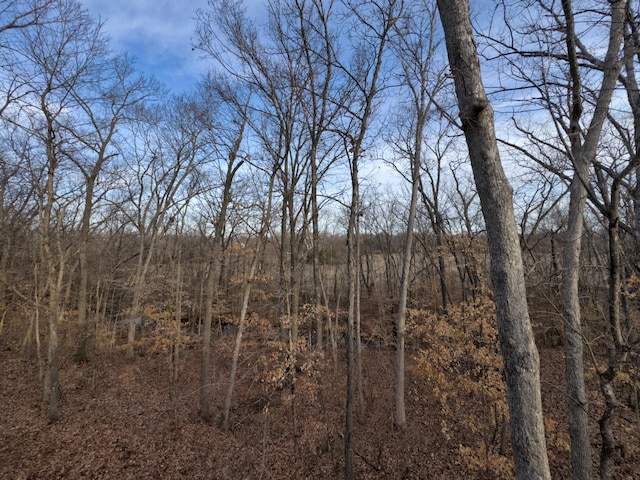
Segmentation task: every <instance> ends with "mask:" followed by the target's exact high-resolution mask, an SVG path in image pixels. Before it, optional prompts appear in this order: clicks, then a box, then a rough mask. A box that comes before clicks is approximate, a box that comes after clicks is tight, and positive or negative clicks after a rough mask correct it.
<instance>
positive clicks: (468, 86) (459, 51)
mask: <svg viewBox="0 0 640 480" xmlns="http://www.w3.org/2000/svg"><path fill="white" fill-rule="evenodd" d="M438 9H439V11H440V18H441V20H442V25H443V28H444V32H445V39H446V44H447V51H448V54H449V62H450V65H451V72H452V75H453V77H454V81H455V86H456V94H457V96H458V104H459V106H460V120H461V121H462V128H463V131H464V134H465V138H466V140H467V145H468V148H469V156H470V159H471V166H472V168H473V172H474V177H475V181H476V185H477V188H478V195H479V196H480V202H481V204H482V210H483V214H484V218H485V223H486V225H487V237H488V238H487V240H488V243H489V250H490V253H491V280H492V283H493V288H494V295H495V303H496V313H497V319H498V335H499V340H500V346H501V349H502V354H503V356H504V368H505V377H506V384H507V400H508V404H509V412H510V415H511V420H510V422H511V443H512V447H513V456H514V460H515V469H516V472H515V473H516V478H517V479H550V478H551V475H550V472H549V462H548V459H547V451H546V442H545V437H544V424H543V421H542V401H541V396H540V365H539V358H538V351H537V350H536V346H535V344H534V340H533V332H532V329H531V324H530V320H529V312H528V308H527V297H526V291H525V287H524V271H523V266H522V257H521V253H520V244H519V238H518V233H517V230H516V223H515V215H514V211H513V200H512V189H511V186H510V185H509V182H508V180H507V178H506V176H505V174H504V171H503V168H502V164H501V161H500V156H499V153H498V145H497V141H496V137H495V131H494V120H493V109H492V108H491V104H490V103H489V101H488V99H487V97H486V94H485V91H484V86H483V82H482V77H481V74H480V63H479V60H478V51H477V47H476V44H475V40H474V38H473V34H472V28H471V19H470V14H469V3H468V1H465V0H457V1H445V0H438Z"/></svg>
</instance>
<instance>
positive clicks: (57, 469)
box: [0, 322, 640, 480]
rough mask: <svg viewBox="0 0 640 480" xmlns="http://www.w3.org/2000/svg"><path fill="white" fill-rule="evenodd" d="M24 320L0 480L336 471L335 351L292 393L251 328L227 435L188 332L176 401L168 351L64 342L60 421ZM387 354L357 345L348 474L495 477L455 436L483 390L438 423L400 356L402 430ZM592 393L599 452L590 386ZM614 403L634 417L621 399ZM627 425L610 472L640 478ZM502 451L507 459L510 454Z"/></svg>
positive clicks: (1, 425) (9, 366) (340, 427)
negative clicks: (204, 415) (206, 417)
mask: <svg viewBox="0 0 640 480" xmlns="http://www.w3.org/2000/svg"><path fill="white" fill-rule="evenodd" d="M11 327H13V328H11ZM21 328H22V327H20V328H18V325H16V322H13V324H12V323H11V322H10V323H9V325H8V326H7V325H5V329H4V331H3V332H2V334H1V335H0V413H1V415H0V439H1V440H0V478H2V479H15V480H18V479H20V480H26V479H69V480H73V479H164V478H166V479H178V478H189V479H245V478H246V479H283V478H296V477H297V478H302V479H329V478H341V477H342V476H343V475H344V474H343V448H344V447H343V431H344V403H345V399H344V391H345V366H344V358H342V357H343V356H344V352H343V351H342V352H340V354H341V359H340V364H339V365H338V368H337V369H335V370H334V366H333V364H332V360H331V358H330V355H328V354H327V355H326V357H322V356H318V355H317V354H313V353H308V354H307V355H306V357H305V362H301V363H303V365H304V368H303V369H302V370H301V371H299V372H297V374H296V375H297V379H296V386H297V388H296V391H295V395H293V394H292V391H291V388H290V387H289V386H288V385H283V384H282V383H281V382H280V383H278V382H277V381H276V380H273V378H274V375H273V373H274V372H276V371H277V369H276V368H271V367H273V365H270V364H269V359H270V358H274V357H273V356H272V355H273V351H272V349H271V347H269V346H268V345H265V344H261V343H258V342H257V341H256V342H252V341H251V338H249V339H248V342H247V345H246V347H245V348H244V349H243V353H242V363H241V366H240V367H241V368H240V372H239V377H238V384H237V388H236V393H235V396H234V407H233V411H232V413H231V420H232V431H231V432H229V433H223V432H222V431H221V430H220V429H219V428H218V426H217V425H215V424H213V425H210V424H206V423H204V422H203V421H202V420H200V418H199V417H198V401H199V390H198V384H199V380H198V378H199V377H198V375H199V350H198V348H197V347H196V345H195V344H194V345H193V346H191V347H189V348H186V349H184V350H183V351H182V356H181V360H180V362H181V363H180V365H181V367H180V377H179V380H178V385H177V388H176V391H177V396H176V399H175V402H172V401H171V399H170V389H169V382H168V373H167V372H168V369H167V356H166V354H163V353H155V354H153V353H150V354H147V355H145V356H141V357H139V358H137V359H136V360H135V361H134V362H133V363H131V362H127V361H125V360H124V355H123V352H122V351H120V350H118V349H117V348H114V349H113V350H112V351H111V352H108V351H103V352H102V353H100V354H94V355H93V356H92V357H91V361H90V362H88V363H86V364H76V363H74V361H73V357H72V351H71V348H70V345H69V344H66V345H65V346H63V348H62V352H63V355H62V365H61V410H60V413H61V415H60V420H59V421H57V422H55V423H49V422H48V421H47V420H46V415H45V412H44V411H43V410H42V408H41V402H40V396H41V383H40V381H39V373H38V363H37V360H36V357H35V355H34V353H33V351H31V352H27V353H24V352H20V350H19V344H20V340H21V338H20V335H22V330H21ZM232 341H233V340H232V339H231V338H230V337H225V338H221V339H218V340H216V343H215V348H214V370H215V372H214V384H215V399H214V402H215V403H214V404H215V405H222V402H223V398H224V394H225V390H226V385H227V374H228V369H229V364H230V358H231V350H232ZM541 359H542V367H543V368H542V377H543V389H544V405H545V409H546V416H547V423H548V434H549V436H550V445H552V446H553V449H551V448H550V458H551V465H552V474H553V478H554V479H562V478H569V475H568V471H569V470H568V440H567V435H566V433H564V432H566V407H565V401H564V391H563V378H562V376H563V373H562V372H563V360H562V349H561V347H559V348H546V349H543V350H542V351H541ZM394 363H395V352H394V351H393V350H392V349H382V348H381V349H375V348H372V347H367V348H365V351H364V358H363V366H364V371H365V383H364V400H365V406H366V409H365V411H364V413H363V412H362V411H359V412H358V415H357V417H358V421H357V422H355V432H354V466H355V474H356V475H355V476H356V478H358V479H447V480H449V479H464V478H477V479H485V478H486V479H493V478H504V477H503V476H501V475H500V474H499V473H497V472H495V471H494V470H493V469H492V467H491V465H485V466H484V467H482V468H478V467H477V466H473V465H470V464H469V461H468V460H467V459H465V458H463V457H462V456H461V453H460V451H461V450H460V446H461V445H468V446H469V445H470V446H473V445H475V443H476V440H477V438H474V435H476V434H474V432H473V431H470V429H469V428H468V426H469V425H472V424H473V422H471V421H470V419H471V418H472V417H473V416H474V415H476V414H477V412H476V410H478V411H479V409H480V406H479V403H480V401H481V400H480V399H479V398H478V399H473V398H471V399H467V400H466V401H465V405H467V406H468V409H469V411H468V415H469V417H468V418H459V421H458V422H456V423H453V424H449V425H448V427H447V431H446V432H445V431H444V427H443V422H442V415H441V408H442V407H441V405H440V404H439V403H438V401H437V400H436V399H435V398H434V396H433V394H432V392H431V388H430V385H429V384H428V382H426V381H425V380H424V378H421V377H417V376H416V375H415V374H414V373H413V370H412V369H411V368H410V367H409V368H408V373H407V418H408V428H407V430H406V431H405V432H398V431H396V430H394V427H393V412H394V403H393V387H394ZM276 376H277V375H276ZM592 380H593V379H592ZM592 391H593V389H592ZM593 402H594V405H593V412H594V413H593V416H594V420H593V425H594V432H593V443H594V446H595V447H596V448H595V450H596V452H597V449H598V443H599V441H598V437H597V432H596V430H595V429H596V428H597V421H596V419H597V416H598V415H599V413H598V412H599V406H598V403H597V395H595V396H594V398H593ZM620 413H621V415H622V416H623V417H625V418H626V419H627V420H633V419H634V417H633V415H634V412H633V411H632V410H631V409H629V408H623V409H621V412H620ZM294 418H295V426H294ZM450 423H451V422H450ZM630 426H631V428H629V427H630ZM294 429H295V430H297V432H296V434H295V435H294V431H295V430H294ZM625 430H626V431H627V432H628V436H627V437H625V438H621V439H620V441H621V454H620V456H619V459H618V460H619V462H618V463H619V465H618V468H617V477H616V478H619V479H625V480H626V479H633V478H640V466H639V464H638V462H639V460H638V458H639V448H638V430H637V427H636V426H634V425H633V422H632V423H630V424H629V422H627V423H624V424H623V425H619V426H618V429H617V431H618V432H624V431H625ZM551 437H553V438H551ZM491 440H492V442H493V443H495V442H497V440H495V439H491ZM507 448H508V445H507ZM622 450H624V451H622ZM505 458H506V459H507V460H506V461H508V452H506V454H505ZM596 462H597V459H596V458H594V465H595V464H596Z"/></svg>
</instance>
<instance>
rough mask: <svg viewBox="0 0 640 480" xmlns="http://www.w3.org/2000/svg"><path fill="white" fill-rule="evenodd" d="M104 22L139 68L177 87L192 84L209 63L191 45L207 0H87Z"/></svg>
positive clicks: (114, 41)
mask: <svg viewBox="0 0 640 480" xmlns="http://www.w3.org/2000/svg"><path fill="white" fill-rule="evenodd" d="M83 5H84V6H85V7H86V8H87V9H88V10H89V12H91V14H92V15H94V16H95V17H100V18H101V19H102V20H103V21H104V22H105V25H104V31H105V33H107V34H108V35H109V36H110V37H111V46H112V48H113V49H114V50H122V51H126V52H128V53H130V54H131V55H133V56H134V57H136V58H137V60H138V68H139V69H140V70H142V71H143V72H145V73H147V74H149V75H154V76H155V77H157V78H158V79H159V80H160V81H161V82H163V83H165V84H166V85H167V86H168V87H169V88H171V89H172V90H174V91H181V90H184V89H185V88H188V87H190V86H192V85H193V84H194V83H195V81H196V80H197V79H198V76H199V75H200V74H201V73H203V72H205V71H206V69H207V65H206V64H205V63H204V62H202V61H201V60H199V58H198V54H197V53H195V52H193V51H192V49H191V37H192V35H193V31H194V29H195V21H194V19H193V18H194V16H195V11H196V9H198V8H205V7H206V5H207V1H206V0H191V1H189V2H176V1H171V0H84V2H83Z"/></svg>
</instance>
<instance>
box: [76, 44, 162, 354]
mask: <svg viewBox="0 0 640 480" xmlns="http://www.w3.org/2000/svg"><path fill="white" fill-rule="evenodd" d="M155 93H157V87H156V86H155V85H154V84H153V82H150V81H148V80H147V79H145V78H144V77H141V76H139V75H137V74H136V72H135V71H134V69H133V64H132V62H131V59H130V58H128V57H127V56H126V55H119V56H116V57H113V58H110V59H106V58H105V60H104V62H103V63H102V64H101V65H100V66H99V69H97V71H96V72H95V73H94V79H92V83H91V85H90V88H89V89H83V90H82V91H78V92H72V95H73V97H74V99H75V101H76V103H77V105H78V111H77V113H76V118H77V121H78V122H79V123H81V125H80V126H78V127H75V128H74V129H71V130H70V131H69V134H70V135H71V136H73V137H74V138H75V140H76V141H77V142H78V143H79V144H80V148H79V152H78V156H77V158H72V161H73V162H74V163H75V164H76V166H77V168H78V169H79V170H80V173H81V175H82V177H83V178H84V181H85V186H84V190H85V193H84V197H85V198H84V205H83V210H82V218H81V221H80V239H79V245H78V260H79V267H80V280H79V286H78V329H79V336H78V349H77V351H76V359H77V360H78V361H80V362H84V361H86V360H87V339H88V322H87V308H88V279H89V270H90V266H89V262H88V258H87V250H88V245H89V240H90V232H91V225H92V220H93V211H94V206H95V203H96V201H99V200H100V197H96V183H97V182H98V179H99V177H100V175H101V174H102V173H103V170H104V168H105V167H106V165H107V164H108V163H109V162H110V161H111V160H112V159H113V158H115V157H116V156H117V155H118V150H117V148H116V147H115V145H114V143H115V142H116V138H115V137H116V136H117V132H118V129H119V128H121V127H122V124H123V123H125V122H128V121H132V120H135V115H136V110H137V107H138V106H139V105H141V104H142V103H143V102H144V101H145V100H146V99H147V98H148V97H149V96H152V95H154V94H155ZM102 195H104V192H103V194H102Z"/></svg>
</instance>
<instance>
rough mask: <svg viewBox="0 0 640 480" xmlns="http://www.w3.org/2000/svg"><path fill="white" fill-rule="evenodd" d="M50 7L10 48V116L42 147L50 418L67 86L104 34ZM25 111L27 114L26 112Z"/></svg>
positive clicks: (65, 249) (98, 49)
mask: <svg viewBox="0 0 640 480" xmlns="http://www.w3.org/2000/svg"><path fill="white" fill-rule="evenodd" d="M49 7H50V8H47V9H45V10H42V11H39V15H41V17H40V16H39V17H38V20H37V22H36V23H38V24H40V22H42V24H43V25H46V26H47V28H26V27H25V28H21V29H19V30H18V37H17V39H16V43H15V45H14V50H13V51H14V53H15V54H16V55H18V56H19V57H20V58H21V59H22V61H21V62H19V63H17V64H15V65H14V73H15V78H18V79H21V80H20V81H19V82H18V83H19V84H20V85H22V86H23V87H22V88H23V90H22V91H21V93H20V96H21V97H22V98H21V105H22V109H23V111H20V110H18V113H17V114H16V117H15V118H14V119H13V122H14V123H16V124H17V125H23V126H24V127H25V128H26V129H27V130H28V133H29V135H32V136H33V138H34V139H35V141H36V142H38V143H39V147H38V148H41V149H42V152H43V153H44V155H43V157H44V159H45V161H44V164H43V167H42V170H43V172H45V174H44V175H43V181H44V185H42V187H41V191H40V196H39V199H40V202H41V205H40V209H39V233H40V259H39V260H40V264H41V265H42V268H43V269H44V272H43V278H44V279H45V280H44V281H42V282H40V285H42V287H43V291H42V292H40V293H37V294H36V297H38V298H42V297H43V296H44V294H45V293H46V295H47V296H48V299H49V303H48V311H47V315H48V319H49V338H48V341H49V345H48V355H47V368H46V370H45V378H44V391H43V399H44V400H45V402H46V403H48V416H49V418H50V419H51V420H55V419H57V418H58V415H59V411H58V394H59V378H58V324H59V322H60V320H61V319H62V318H63V315H64V305H63V304H64V297H63V291H62V285H63V281H64V278H65V274H66V267H67V264H68V261H69V259H70V257H71V248H70V246H69V245H68V244H65V243H64V242H63V238H62V232H63V229H64V228H65V226H66V225H68V222H69V221H70V219H71V218H73V214H72V213H71V212H70V211H69V210H70V209H71V208H73V205H74V203H72V202H74V201H75V200H77V199H75V198H73V194H72V193H71V192H73V189H70V190H67V192H68V193H65V191H64V190H60V189H59V185H60V184H61V182H62V180H61V177H62V173H63V170H62V169H63V167H64V165H65V161H66V160H68V158H69V157H72V156H73V155H74V153H75V152H74V148H73V146H72V142H71V138H70V136H69V135H68V133H67V132H68V130H69V129H70V128H72V125H73V122H74V119H73V115H72V112H73V111H74V109H75V108H76V107H77V103H76V102H75V99H74V97H73V93H72V92H79V91H81V90H82V89H83V88H86V86H87V85H88V84H89V82H90V79H91V77H92V75H93V74H94V73H95V68H96V66H97V65H98V64H99V62H100V60H101V59H102V58H104V57H103V56H104V54H105V53H106V39H105V37H104V36H103V34H102V33H101V29H100V25H99V24H97V23H96V22H95V21H94V20H93V19H92V18H91V17H90V16H89V15H88V13H87V12H86V11H85V10H84V9H82V7H81V6H80V5H79V4H78V3H76V2H73V1H68V0H59V1H55V2H50V5H49ZM27 112H31V113H33V114H32V115H28V114H27Z"/></svg>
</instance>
